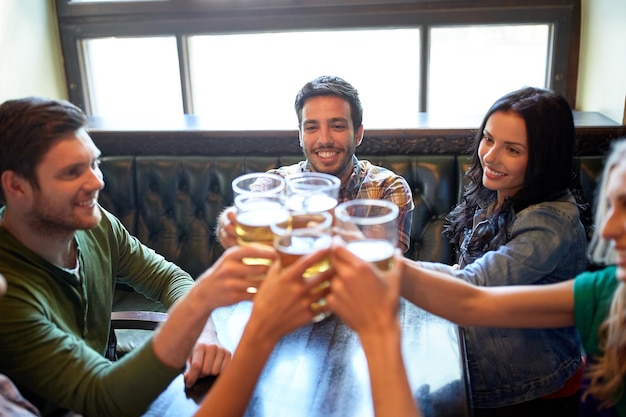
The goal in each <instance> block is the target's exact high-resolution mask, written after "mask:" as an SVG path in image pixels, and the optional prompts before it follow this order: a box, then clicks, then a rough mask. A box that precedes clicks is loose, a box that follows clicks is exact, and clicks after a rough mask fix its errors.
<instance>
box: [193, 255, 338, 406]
mask: <svg viewBox="0 0 626 417" xmlns="http://www.w3.org/2000/svg"><path fill="white" fill-rule="evenodd" d="M326 256H328V252H327V251H319V252H316V253H313V254H311V255H308V256H304V257H302V258H300V259H299V260H298V261H296V262H295V263H294V264H292V265H290V266H289V267H287V268H285V269H284V270H282V271H281V270H280V264H279V263H278V262H277V263H275V264H274V265H273V266H272V268H271V269H270V272H269V273H268V276H267V277H266V278H265V279H264V281H263V284H262V285H261V286H260V288H259V291H258V293H257V294H256V295H255V297H254V306H253V309H252V314H251V315H250V319H249V321H248V323H247V324H246V327H245V329H244V331H243V334H242V336H241V340H240V342H239V345H238V346H237V349H236V351H235V354H234V356H233V358H232V361H231V363H230V365H229V366H228V367H227V368H226V369H225V370H224V372H223V373H222V374H221V375H220V377H219V378H218V379H217V380H216V382H215V383H214V384H213V386H212V387H211V390H210V391H209V393H208V395H207V397H206V398H205V399H204V401H203V402H202V405H201V407H200V409H199V410H198V412H197V413H196V416H197V417H200V416H209V415H211V416H213V415H215V416H220V417H226V416H241V415H243V413H244V411H245V409H246V407H247V404H248V401H249V399H250V396H251V395H252V391H253V390H254V387H255V386H256V382H257V379H258V377H259V375H260V374H261V372H262V370H263V368H264V366H265V363H266V361H267V359H268V357H269V355H270V354H271V352H272V351H273V350H274V346H275V345H276V343H278V341H279V339H280V338H281V337H282V336H284V335H285V334H287V333H288V332H290V331H292V330H294V329H296V328H297V327H300V326H302V325H303V324H306V323H308V322H310V321H311V319H312V317H313V313H312V311H311V302H312V301H313V300H312V299H311V294H310V289H311V288H312V287H314V286H315V285H317V283H319V282H321V281H323V280H325V279H327V278H329V275H330V272H326V273H323V274H321V275H320V276H319V277H317V278H316V279H315V280H312V281H311V282H305V281H304V280H303V279H302V274H303V273H304V271H305V270H306V269H307V267H308V266H310V265H313V264H315V263H316V262H318V261H319V260H321V259H323V258H324V257H326ZM234 392H236V395H233V393H234Z"/></svg>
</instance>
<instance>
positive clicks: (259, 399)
mask: <svg viewBox="0 0 626 417" xmlns="http://www.w3.org/2000/svg"><path fill="white" fill-rule="evenodd" d="M251 309H252V304H251V303H249V302H244V303H240V304H237V305H234V306H231V307H227V308H222V309H219V310H217V311H215V312H214V314H213V318H214V321H215V324H216V327H217V331H218V334H219V338H220V342H221V343H222V344H223V345H224V346H226V347H227V348H229V349H231V350H232V351H234V350H235V349H236V347H237V343H238V342H239V339H240V338H241V333H242V332H243V328H244V326H245V324H246V322H247V320H248V318H249V316H250V312H251ZM399 320H400V323H401V325H402V332H403V333H402V350H403V356H404V361H405V365H406V368H407V373H408V376H409V383H410V384H411V389H412V390H413V394H414V397H415V398H416V400H417V401H418V402H419V405H420V408H421V410H422V412H423V414H424V416H425V417H444V416H450V417H452V416H454V417H458V416H467V415H470V409H471V407H470V403H469V399H468V398H469V397H468V393H469V380H468V377H467V373H466V366H465V365H466V363H465V354H464V349H463V343H462V338H461V337H460V331H459V328H458V326H456V325H455V324H453V323H450V322H448V321H447V320H444V319H442V318H439V317H436V316H433V315H432V314H430V313H427V312H425V311H424V310H421V309H419V308H417V307H415V306H414V305H412V304H411V303H408V302H406V301H405V300H401V301H400V310H399ZM212 382H213V378H205V379H203V380H202V381H200V382H199V383H198V384H196V386H194V387H193V388H192V389H189V390H185V388H184V383H183V379H182V376H179V377H178V378H176V379H175V380H174V381H173V382H172V383H171V384H170V386H169V387H168V389H167V390H166V391H165V392H164V393H163V394H162V395H161V396H160V397H159V398H157V400H155V402H154V403H153V404H152V405H151V407H150V409H149V410H148V412H147V413H146V414H145V416H152V417H170V416H171V417H187V416H192V415H193V413H194V411H195V410H196V409H197V407H198V404H199V402H200V401H201V400H202V398H203V397H204V394H205V393H206V392H207V390H208V389H210V386H211V384H212ZM232 395H237V393H236V392H233V393H232ZM242 401H245V399H242ZM373 415H374V414H373V407H372V398H371V393H370V383H369V374H368V369H367V363H366V359H365V355H364V353H363V349H362V348H361V345H360V342H359V339H358V337H357V336H356V334H355V333H354V332H353V331H352V330H351V329H350V328H349V327H347V326H346V325H345V324H344V323H343V322H342V321H341V320H340V319H338V318H337V317H335V316H331V317H330V318H328V319H326V320H324V321H322V322H320V323H317V324H310V325H307V326H304V327H302V328H300V329H298V330H296V331H294V332H293V333H290V334H288V335H287V336H285V337H284V338H283V339H282V340H281V341H280V342H279V344H278V345H277V346H276V348H275V350H274V352H273V353H272V355H271V356H270V358H269V360H268V363H267V365H266V366H265V369H264V371H263V373H262V374H261V377H260V379H259V381H258V384H257V386H256V389H255V391H254V393H253V395H252V398H251V399H250V402H249V404H248V408H247V410H246V414H245V416H246V417H322V416H324V417H373Z"/></svg>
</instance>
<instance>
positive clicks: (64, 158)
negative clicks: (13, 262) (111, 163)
mask: <svg viewBox="0 0 626 417" xmlns="http://www.w3.org/2000/svg"><path fill="white" fill-rule="evenodd" d="M99 157H100V151H99V150H98V148H97V147H96V145H95V144H94V143H93V141H92V140H91V138H90V137H89V135H88V134H87V132H86V131H85V130H84V129H80V130H78V131H77V132H75V133H72V134H68V135H66V136H64V137H63V138H62V139H60V140H58V141H57V142H56V143H55V144H54V145H53V146H52V147H51V148H50V149H49V151H48V152H47V153H46V154H45V156H44V157H43V159H42V161H41V163H40V164H39V165H38V166H37V168H36V178H37V184H38V187H33V186H30V187H28V188H27V189H28V204H27V205H26V212H25V214H24V216H25V219H26V220H27V221H28V223H29V224H30V227H31V229H33V230H36V231H39V232H40V233H46V234H47V235H50V236H54V235H67V234H72V233H74V232H75V231H76V230H83V229H91V228H93V227H95V226H97V225H98V223H99V222H100V219H101V213H100V210H99V208H98V204H97V201H98V193H99V191H100V190H101V189H102V188H103V187H104V182H103V180H102V172H101V171H100V167H99V166H100V165H99V164H100V161H99V159H98V158H99Z"/></svg>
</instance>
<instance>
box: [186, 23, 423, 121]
mask: <svg viewBox="0 0 626 417" xmlns="http://www.w3.org/2000/svg"><path fill="white" fill-rule="evenodd" d="M419 39H420V32H419V29H393V30H357V31H333V32H289V33H264V34H237V35H203V36H193V37H191V38H190V39H189V50H190V67H191V83H192V89H193V91H194V94H193V100H194V113H195V114H197V115H199V116H201V117H202V120H203V121H208V128H211V129H217V130H222V129H223V130H230V129H237V130H238V129H241V130H245V129H296V128H297V127H298V122H297V118H296V114H295V111H294V107H293V103H294V98H295V96H296V93H297V92H298V90H300V88H301V87H302V86H303V85H304V84H305V83H306V82H307V81H309V80H312V79H314V78H316V77H318V76H320V75H336V76H339V77H341V78H343V79H345V80H346V81H348V82H349V83H350V84H352V85H353V86H354V87H355V88H356V89H357V90H358V91H359V95H360V96H361V101H362V103H363V109H364V115H363V125H364V126H365V128H366V129H375V128H408V127H414V126H416V124H417V117H418V105H419V93H420V91H419V45H420V43H419Z"/></svg>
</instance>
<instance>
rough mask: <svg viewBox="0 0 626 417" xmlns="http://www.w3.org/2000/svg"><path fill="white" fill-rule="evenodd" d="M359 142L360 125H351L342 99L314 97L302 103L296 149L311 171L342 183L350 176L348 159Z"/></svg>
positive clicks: (346, 106) (350, 167)
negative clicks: (304, 158)
mask: <svg viewBox="0 0 626 417" xmlns="http://www.w3.org/2000/svg"><path fill="white" fill-rule="evenodd" d="M355 129H356V130H355ZM362 139H363V126H357V127H356V128H355V126H353V125H352V119H351V117H350V104H349V103H348V102H347V101H346V100H344V99H342V98H341V97H337V96H318V97H312V98H310V99H308V100H307V101H306V102H305V103H304V106H303V108H302V124H301V126H300V146H302V150H303V151H304V156H305V157H306V159H307V160H308V161H309V165H310V167H311V169H312V170H313V171H315V172H323V173H326V174H331V175H335V176H336V177H338V178H339V179H340V180H341V182H342V184H345V183H346V182H347V181H348V179H349V178H350V175H351V174H352V156H353V155H354V152H355V149H356V147H357V146H359V145H360V144H361V140H362Z"/></svg>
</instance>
